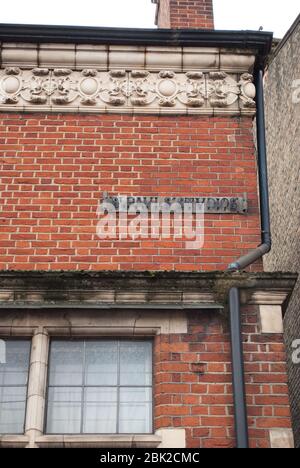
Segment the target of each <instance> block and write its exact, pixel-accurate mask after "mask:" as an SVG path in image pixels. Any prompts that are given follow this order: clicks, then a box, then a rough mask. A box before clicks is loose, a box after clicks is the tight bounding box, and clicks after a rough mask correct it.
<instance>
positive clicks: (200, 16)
mask: <svg viewBox="0 0 300 468" xmlns="http://www.w3.org/2000/svg"><path fill="white" fill-rule="evenodd" d="M152 2H153V3H156V4H157V10H156V24H157V25H158V27H159V28H172V29H191V28H196V29H197V28H198V29H214V13H213V0H152Z"/></svg>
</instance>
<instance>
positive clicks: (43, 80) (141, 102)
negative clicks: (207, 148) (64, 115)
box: [0, 67, 256, 113]
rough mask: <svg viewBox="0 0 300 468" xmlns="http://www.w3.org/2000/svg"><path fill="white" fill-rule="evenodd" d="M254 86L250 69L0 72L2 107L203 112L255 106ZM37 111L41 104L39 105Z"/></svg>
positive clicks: (16, 68) (7, 70)
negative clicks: (231, 73)
mask: <svg viewBox="0 0 300 468" xmlns="http://www.w3.org/2000/svg"><path fill="white" fill-rule="evenodd" d="M255 94H256V93H255V86H254V84H253V77H252V75H250V74H248V73H244V74H242V75H241V76H240V77H239V78H237V75H236V74H233V75H229V74H227V73H225V72H222V71H218V72H209V73H203V72H201V71H190V72H187V73H175V72H173V71H171V70H162V71H161V72H159V73H152V72H149V71H146V70H132V71H129V72H128V71H125V70H111V71H110V72H100V71H97V70H96V69H84V70H82V71H81V72H79V71H73V70H71V69H68V68H54V69H52V70H50V69H48V68H34V69H32V70H21V69H20V68H18V67H8V68H5V69H4V70H1V71H0V110H1V108H3V107H5V110H10V107H11V108H12V110H13V109H14V108H15V109H19V108H20V107H22V108H26V107H34V110H36V108H40V110H42V109H43V108H46V109H48V108H49V107H50V108H52V109H54V110H56V109H57V111H59V110H60V108H62V107H63V110H64V111H65V110H67V111H68V110H70V111H71V110H72V109H76V110H80V111H84V110H86V111H87V112H88V111H89V110H90V109H92V108H95V110H99V111H101V110H112V111H113V110H114V109H117V108H124V110H123V111H126V110H128V111H130V110H132V109H134V110H136V111H137V112H139V110H140V111H141V112H147V111H148V112H157V111H159V109H161V111H162V112H163V111H164V109H167V108H169V111H171V110H173V112H177V111H179V112H184V111H185V110H187V109H191V110H194V111H195V112H197V110H198V111H199V112H201V113H205V112H206V111H207V112H211V110H212V109H213V110H214V109H215V110H216V112H218V111H221V110H225V111H226V112H230V111H232V112H234V111H241V112H243V110H244V111H245V112H248V113H249V112H251V109H252V112H254V111H255V101H254V99H255ZM38 110H39V109H38Z"/></svg>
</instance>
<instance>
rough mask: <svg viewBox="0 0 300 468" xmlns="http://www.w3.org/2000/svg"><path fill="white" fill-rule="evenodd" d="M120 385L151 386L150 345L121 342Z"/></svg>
mask: <svg viewBox="0 0 300 468" xmlns="http://www.w3.org/2000/svg"><path fill="white" fill-rule="evenodd" d="M120 363H121V364H120V365H121V375H120V383H121V385H151V384H152V343H151V342H121V345H120Z"/></svg>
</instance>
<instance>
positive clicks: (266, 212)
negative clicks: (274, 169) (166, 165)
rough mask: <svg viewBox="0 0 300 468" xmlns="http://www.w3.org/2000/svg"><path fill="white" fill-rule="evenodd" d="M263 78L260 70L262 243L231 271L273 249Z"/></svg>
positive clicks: (257, 99)
mask: <svg viewBox="0 0 300 468" xmlns="http://www.w3.org/2000/svg"><path fill="white" fill-rule="evenodd" d="M263 76H264V72H263V70H262V69H260V70H258V72H257V74H256V80H255V81H256V90H257V98H256V103H257V114H256V127H257V155H258V178H259V194H260V216H261V239H262V243H261V245H259V246H258V247H257V248H256V249H254V250H252V251H251V252H249V253H248V254H247V255H244V256H242V257H241V258H239V259H238V260H237V261H235V262H234V263H231V264H230V265H229V267H228V270H229V271H238V270H243V269H245V268H246V267H248V266H249V265H251V264H252V263H254V262H256V261H257V260H259V259H260V258H262V257H263V256H264V255H265V254H267V253H268V252H270V250H271V248H272V238H271V222H270V206H269V183H268V164H267V143H266V131H265V105H264V83H263Z"/></svg>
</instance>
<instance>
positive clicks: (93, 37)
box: [0, 24, 273, 57]
mask: <svg viewBox="0 0 300 468" xmlns="http://www.w3.org/2000/svg"><path fill="white" fill-rule="evenodd" d="M272 38H273V35H272V33H269V32H264V31H215V30H197V29H131V28H130V29H129V28H96V27H85V26H43V25H29V24H0V41H2V42H27V43H46V42H47V43H49V42H52V43H73V44H111V45H145V46H155V45H156V46H159V45H163V46H173V47H176V46H178V47H180V46H181V47H193V46H194V47H197V46H198V47H224V48H242V49H245V48H246V49H247V48H248V49H256V50H258V53H259V54H260V55H262V56H264V57H265V56H266V55H267V54H268V53H269V52H270V50H271V45H272Z"/></svg>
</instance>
